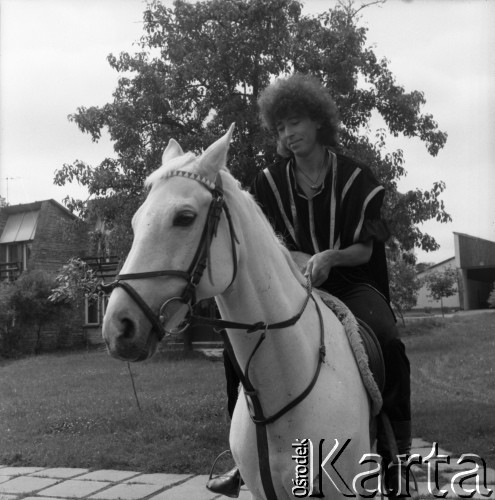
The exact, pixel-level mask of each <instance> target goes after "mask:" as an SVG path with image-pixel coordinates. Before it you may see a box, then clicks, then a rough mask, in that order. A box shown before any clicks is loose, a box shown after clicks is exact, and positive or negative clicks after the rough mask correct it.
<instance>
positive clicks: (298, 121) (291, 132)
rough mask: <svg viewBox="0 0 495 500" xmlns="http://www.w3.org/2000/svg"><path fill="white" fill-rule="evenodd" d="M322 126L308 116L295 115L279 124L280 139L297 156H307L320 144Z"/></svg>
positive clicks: (280, 121)
mask: <svg viewBox="0 0 495 500" xmlns="http://www.w3.org/2000/svg"><path fill="white" fill-rule="evenodd" d="M319 128H320V124H319V123H317V122H315V121H314V120H312V119H311V118H309V117H307V116H300V115H294V116H290V117H287V118H284V119H281V120H279V121H278V122H277V133H278V138H279V139H280V141H281V142H282V144H283V145H284V146H285V147H286V148H287V149H289V151H292V152H293V153H294V155H295V156H301V157H302V156H307V155H308V154H309V153H310V152H311V151H313V150H314V148H315V147H316V145H317V144H318V140H317V134H318V129H319Z"/></svg>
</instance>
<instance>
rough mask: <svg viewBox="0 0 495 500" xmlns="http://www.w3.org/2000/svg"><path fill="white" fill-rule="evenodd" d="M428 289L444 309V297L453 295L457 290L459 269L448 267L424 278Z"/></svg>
mask: <svg viewBox="0 0 495 500" xmlns="http://www.w3.org/2000/svg"><path fill="white" fill-rule="evenodd" d="M424 282H425V285H426V288H427V290H428V291H429V292H430V297H431V298H432V299H433V300H439V301H440V305H441V307H442V317H444V316H445V315H444V311H443V299H444V298H447V297H451V296H452V295H454V294H455V293H456V292H457V269H455V268H451V267H447V268H446V269H445V270H443V271H436V272H432V273H430V274H428V275H427V276H426V277H425V278H424Z"/></svg>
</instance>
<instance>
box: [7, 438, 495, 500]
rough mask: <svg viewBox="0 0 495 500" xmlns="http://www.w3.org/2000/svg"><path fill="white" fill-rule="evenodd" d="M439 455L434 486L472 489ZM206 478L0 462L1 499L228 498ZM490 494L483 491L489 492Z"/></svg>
mask: <svg viewBox="0 0 495 500" xmlns="http://www.w3.org/2000/svg"><path fill="white" fill-rule="evenodd" d="M432 446H433V445H432V443H428V442H426V441H423V440H422V439H414V440H413V450H412V453H417V454H419V455H420V456H421V457H422V458H426V457H427V456H428V455H429V454H430V453H431V451H432ZM437 454H438V455H448V456H450V457H451V459H450V464H439V471H440V475H439V476H440V477H439V481H438V486H439V487H440V488H441V489H442V490H446V491H447V496H446V498H459V493H461V494H464V495H465V494H466V491H467V490H468V489H469V488H475V479H476V478H475V477H473V478H470V479H467V480H466V481H465V482H464V483H463V485H462V487H463V491H462V490H457V491H455V490H456V488H454V489H452V486H451V479H452V477H453V476H454V475H455V474H456V473H458V472H460V471H463V470H472V469H473V464H472V463H466V464H461V465H459V464H458V463H457V462H458V458H455V457H452V456H451V454H450V453H448V452H446V451H445V450H442V449H438V451H437ZM415 472H416V477H417V480H418V485H419V493H420V497H421V498H428V497H430V498H433V497H432V495H431V486H430V489H429V484H430V483H428V476H427V468H426V467H425V466H424V465H423V466H421V467H415ZM207 479H208V477H207V476H203V475H195V474H143V473H140V472H132V471H118V470H96V471H90V470H88V469H70V468H43V467H9V466H2V465H0V500H21V499H23V500H69V499H70V500H73V499H77V500H79V499H84V500H86V499H87V500H213V499H226V498H227V497H224V496H221V495H215V494H213V493H210V492H209V491H208V490H207V489H206V488H205V484H206V481H207ZM486 485H487V489H486V490H485V489H484V488H483V486H484V485H483V484H482V483H481V484H480V488H479V491H477V492H476V493H475V494H474V496H473V497H472V498H483V499H486V498H492V499H494V500H495V470H494V469H491V468H487V469H486ZM490 491H491V494H489V496H488V495H487V493H490ZM239 499H240V500H250V499H251V495H250V493H249V491H248V490H247V489H246V487H245V486H243V488H242V490H241V494H240V495H239Z"/></svg>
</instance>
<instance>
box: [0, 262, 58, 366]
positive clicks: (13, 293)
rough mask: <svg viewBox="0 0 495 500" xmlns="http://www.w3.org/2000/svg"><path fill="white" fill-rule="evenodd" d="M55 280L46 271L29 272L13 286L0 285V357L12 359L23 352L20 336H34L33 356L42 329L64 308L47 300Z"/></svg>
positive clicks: (10, 283) (13, 283)
mask: <svg viewBox="0 0 495 500" xmlns="http://www.w3.org/2000/svg"><path fill="white" fill-rule="evenodd" d="M55 285H56V283H55V279H54V278H53V276H51V275H50V274H48V273H46V272H45V271H28V272H25V273H23V274H21V276H20V277H19V279H18V280H16V281H14V282H2V283H1V284H0V305H1V311H2V313H1V315H0V355H1V356H3V357H15V356H17V355H19V354H20V352H22V351H23V340H25V339H23V335H24V332H25V331H27V330H32V329H34V330H35V331H36V332H37V339H36V345H35V348H34V351H35V353H36V352H38V350H39V347H40V344H41V329H42V327H43V325H45V324H46V323H48V322H49V321H51V320H53V319H54V318H55V317H56V316H57V315H58V314H59V313H60V312H61V310H62V309H65V308H66V307H65V306H63V305H61V304H54V303H53V302H51V301H50V300H48V297H49V296H50V294H51V293H52V289H53V288H54V287H55Z"/></svg>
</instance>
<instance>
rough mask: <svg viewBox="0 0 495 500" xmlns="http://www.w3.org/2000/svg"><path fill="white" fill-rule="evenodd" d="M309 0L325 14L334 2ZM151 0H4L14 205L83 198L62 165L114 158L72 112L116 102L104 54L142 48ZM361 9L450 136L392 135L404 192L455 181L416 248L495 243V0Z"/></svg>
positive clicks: (5, 103)
mask: <svg viewBox="0 0 495 500" xmlns="http://www.w3.org/2000/svg"><path fill="white" fill-rule="evenodd" d="M163 3H167V4H171V2H170V1H168V0H167V1H164V2H163ZM303 3H304V9H303V11H304V12H305V13H318V12H322V11H324V10H326V9H327V8H329V7H332V6H334V5H335V3H336V0H306V1H305V2H303ZM355 3H356V4H357V5H360V4H361V2H359V1H357V2H355ZM367 3H370V0H368V2H367ZM144 8H145V2H143V1H142V0H0V196H2V197H4V198H6V199H7V200H8V202H9V203H10V204H18V203H30V202H33V201H37V200H45V199H49V198H53V199H55V200H57V201H59V202H62V200H63V198H65V197H66V196H67V195H70V196H74V197H81V198H83V199H85V198H86V193H85V192H84V191H83V190H81V188H79V187H78V186H77V185H67V186H64V187H58V186H55V185H54V184H53V177H54V172H55V171H56V170H58V169H60V168H61V167H62V166H63V165H64V163H68V164H70V163H72V162H73V161H75V160H76V159H77V160H82V161H85V162H86V163H88V164H90V165H96V164H98V163H99V162H101V161H102V160H103V159H104V158H105V157H107V156H114V154H113V149H112V144H111V142H110V140H109V139H108V137H107V136H104V137H103V138H102V140H101V141H100V142H99V143H93V142H92V141H91V139H90V137H89V136H88V135H87V134H83V133H82V132H80V131H79V129H78V128H77V126H76V125H75V124H74V123H71V122H70V121H69V120H68V118H67V117H68V115H70V114H71V113H75V112H76V110H77V108H78V107H80V106H85V107H89V106H98V105H103V104H105V103H107V102H111V101H112V92H113V90H114V89H115V88H116V86H117V80H118V77H119V75H118V73H116V72H115V71H114V70H112V69H111V68H110V66H109V64H108V62H107V59H106V58H107V56H108V54H110V53H113V54H116V55H117V54H119V53H120V52H123V51H126V52H129V51H130V52H132V51H134V50H137V47H136V42H137V41H138V40H139V38H140V36H141V34H142V26H143V25H142V13H143V11H144ZM361 14H362V19H361V23H362V24H364V25H365V26H366V27H367V28H368V35H367V44H368V45H370V46H372V47H373V50H374V51H375V54H376V55H377V56H378V57H380V58H381V57H385V58H387V59H388V60H389V67H390V69H391V70H392V72H393V74H394V75H395V77H396V81H397V83H399V84H400V85H403V86H404V88H405V89H406V91H412V90H420V91H422V92H424V95H425V98H426V105H425V107H424V108H423V112H424V113H431V114H432V115H433V117H434V119H435V120H436V121H437V122H438V124H439V128H440V129H441V130H442V131H445V132H447V133H448V140H447V144H446V146H445V147H444V149H443V150H441V151H440V153H439V154H438V156H437V157H431V156H430V155H429V154H428V152H427V151H426V148H425V146H424V144H423V143H421V141H419V140H418V139H413V140H411V139H404V138H402V137H398V138H390V139H389V142H388V144H389V150H390V151H392V150H394V149H396V148H401V149H402V150H403V151H404V157H405V160H406V163H405V167H406V170H407V172H408V175H407V177H405V178H404V179H403V180H401V182H400V184H399V189H400V190H401V191H407V190H409V189H416V188H419V189H430V188H431V187H432V184H433V182H435V181H439V180H443V181H444V182H445V183H446V186H447V188H446V191H445V192H444V193H443V194H442V199H443V200H444V203H445V206H446V210H447V212H449V213H450V214H451V216H452V219H453V221H452V223H449V224H440V223H438V222H436V221H431V222H427V223H425V224H424V225H422V227H421V230H423V231H426V232H427V233H429V234H431V235H432V236H434V237H435V239H436V240H437V242H438V243H439V244H440V245H441V248H440V250H438V251H436V252H430V253H425V252H423V251H421V250H416V255H417V257H418V261H419V262H432V263H437V262H441V261H443V260H445V259H448V258H450V257H453V256H454V236H453V232H460V233H466V234H470V235H472V236H476V237H481V238H486V239H489V240H493V241H495V196H494V195H495V141H494V140H493V138H494V137H495V51H494V50H493V48H494V47H495V30H493V26H494V25H495V24H494V21H495V1H492V0H388V1H387V2H386V3H385V4H384V5H382V6H370V7H367V8H366V9H363V10H362V11H361ZM379 125H380V124H379V123H376V126H379Z"/></svg>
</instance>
